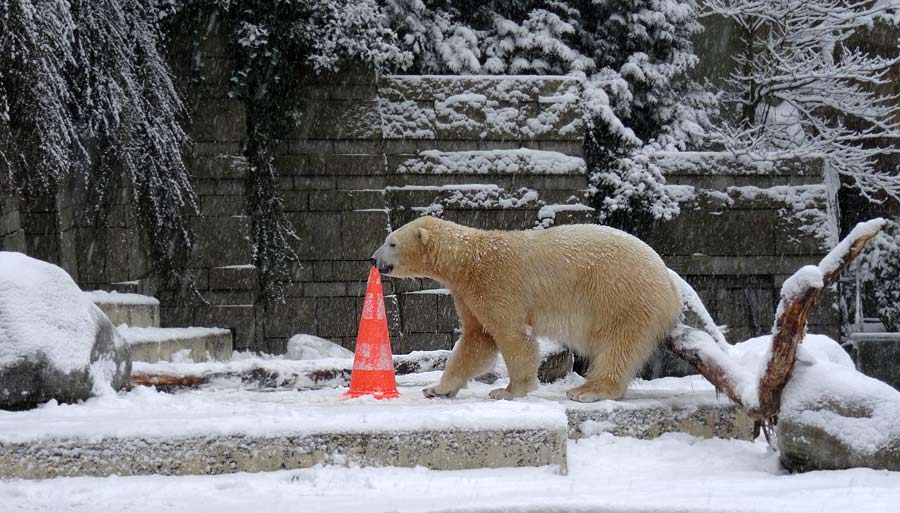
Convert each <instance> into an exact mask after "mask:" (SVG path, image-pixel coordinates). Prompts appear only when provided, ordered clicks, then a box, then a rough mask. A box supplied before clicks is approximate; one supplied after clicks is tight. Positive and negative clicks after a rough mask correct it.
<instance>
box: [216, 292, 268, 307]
mask: <svg viewBox="0 0 900 513" xmlns="http://www.w3.org/2000/svg"><path fill="white" fill-rule="evenodd" d="M203 298H204V299H206V301H207V302H208V303H209V304H210V305H214V306H225V305H252V304H254V303H255V302H256V298H257V291H256V290H210V291H206V292H204V293H203Z"/></svg>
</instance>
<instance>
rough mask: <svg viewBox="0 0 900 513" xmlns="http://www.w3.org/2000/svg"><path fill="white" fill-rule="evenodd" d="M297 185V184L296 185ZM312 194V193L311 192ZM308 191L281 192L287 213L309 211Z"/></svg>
mask: <svg viewBox="0 0 900 513" xmlns="http://www.w3.org/2000/svg"><path fill="white" fill-rule="evenodd" d="M295 185H296V184H295ZM310 192H312V191H310ZM310 192H306V191H285V190H282V191H281V201H282V206H283V208H284V211H285V212H302V211H304V210H309V195H310Z"/></svg>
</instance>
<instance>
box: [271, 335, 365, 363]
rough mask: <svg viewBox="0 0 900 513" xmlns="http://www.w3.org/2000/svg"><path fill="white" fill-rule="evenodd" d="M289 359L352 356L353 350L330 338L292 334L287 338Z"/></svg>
mask: <svg viewBox="0 0 900 513" xmlns="http://www.w3.org/2000/svg"><path fill="white" fill-rule="evenodd" d="M285 357H286V358H287V359H289V360H318V359H320V358H353V351H350V350H348V349H345V348H343V347H341V346H339V345H337V344H335V343H334V342H332V341H330V340H326V339H324V338H319V337H314V336H312V335H294V336H293V337H291V339H290V340H288V343H287V354H286V355H285Z"/></svg>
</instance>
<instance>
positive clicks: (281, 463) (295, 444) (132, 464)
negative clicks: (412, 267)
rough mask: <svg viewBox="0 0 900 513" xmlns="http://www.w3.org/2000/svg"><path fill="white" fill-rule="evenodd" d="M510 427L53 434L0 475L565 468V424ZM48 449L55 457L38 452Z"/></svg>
mask: <svg viewBox="0 0 900 513" xmlns="http://www.w3.org/2000/svg"><path fill="white" fill-rule="evenodd" d="M531 408H535V407H534V406H532V407H531ZM442 415H444V416H449V415H451V414H450V413H443V414H442ZM495 416H496V414H495ZM545 416H546V414H545ZM266 422H267V421H266ZM512 425H513V420H512V419H510V427H508V428H495V429H484V428H480V427H478V426H474V425H473V427H472V428H471V429H466V428H464V429H450V428H439V429H433V428H430V429H425V430H405V431H404V430H397V429H395V428H391V429H387V428H385V429H384V430H383V431H373V430H367V431H363V432H358V433H357V432H353V433H346V432H334V433H324V432H323V433H308V432H302V433H301V432H298V433H296V434H292V433H286V434H280V435H264V436H259V435H245V434H228V435H221V434H217V435H216V436H212V435H211V434H203V435H200V436H186V437H175V438H171V437H132V438H129V437H123V436H112V437H103V438H102V440H100V441H89V440H85V439H81V438H68V439H59V438H57V439H49V440H44V441H35V442H33V443H18V444H15V443H14V444H4V445H2V446H0V469H2V470H0V477H2V478H5V479H10V478H18V479H46V478H55V477H67V476H108V475H118V476H134V475H169V476H177V475H195V474H205V475H216V474H230V473H234V472H268V471H277V470H285V469H300V468H309V467H313V466H316V465H323V464H325V465H347V464H350V465H360V466H366V467H383V466H391V467H410V468H412V467H415V468H429V469H433V470H463V469H473V468H500V467H530V466H534V467H544V466H548V465H552V466H555V467H556V468H558V469H559V472H560V473H563V474H564V473H565V469H566V431H565V427H549V426H548V427H531V428H527V429H521V428H513V427H511V426H512ZM395 427H396V426H395ZM48 452H52V453H53V454H57V455H58V457H54V458H44V457H42V456H41V455H43V454H47V453H48ZM26 462H28V463H27V464H26ZM31 462H34V463H31Z"/></svg>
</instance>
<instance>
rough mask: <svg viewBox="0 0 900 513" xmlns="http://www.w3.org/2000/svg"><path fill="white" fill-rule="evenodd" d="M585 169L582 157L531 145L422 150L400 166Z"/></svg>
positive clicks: (463, 170)
mask: <svg viewBox="0 0 900 513" xmlns="http://www.w3.org/2000/svg"><path fill="white" fill-rule="evenodd" d="M586 170H587V167H586V165H585V163H584V159H582V158H579V157H571V156H569V155H564V154H562V153H558V152H555V151H541V150H531V149H528V148H519V149H515V150H487V151H450V152H446V151H438V150H426V151H421V152H419V155H418V158H412V159H408V160H406V161H405V162H403V163H402V164H400V166H398V167H397V172H398V173H400V174H429V175H446V174H460V175H470V174H474V175H486V174H503V175H505V174H535V175H583V174H584V173H585V172H586Z"/></svg>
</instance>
